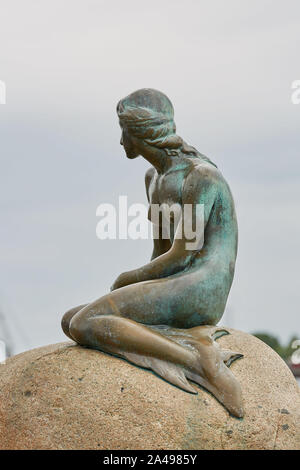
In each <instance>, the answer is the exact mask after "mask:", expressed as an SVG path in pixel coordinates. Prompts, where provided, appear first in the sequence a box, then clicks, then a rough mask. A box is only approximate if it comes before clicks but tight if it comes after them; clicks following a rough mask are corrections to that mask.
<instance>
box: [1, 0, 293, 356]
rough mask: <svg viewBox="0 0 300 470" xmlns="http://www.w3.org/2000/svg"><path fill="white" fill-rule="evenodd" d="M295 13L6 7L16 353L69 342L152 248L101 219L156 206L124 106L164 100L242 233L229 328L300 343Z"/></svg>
mask: <svg viewBox="0 0 300 470" xmlns="http://www.w3.org/2000/svg"><path fill="white" fill-rule="evenodd" d="M299 44H300V3H299V1H298V0H285V1H283V0H282V1H281V0H280V1H279V0H272V1H271V0H270V1H269V0H251V1H248V0H242V1H241V0H227V1H226V2H225V1H222V0H219V1H217V0H210V1H207V0H206V1H199V0H194V1H193V0H185V1H184V2H183V1H182V0H180V1H177V0H172V1H171V0H165V1H163V2H162V1H158V0H153V1H152V2H143V1H135V0H127V1H126V2H123V1H114V0H112V1H110V2H108V1H101V0H97V1H92V0H80V1H78V0H64V1H58V0H51V1H50V0H44V1H33V0H27V1H26V2H23V1H21V0H19V1H16V0H9V1H8V0H7V1H3V0H0V80H3V81H5V82H6V86H7V104H6V105H0V122H1V125H0V155H1V185H0V192H1V226H0V237H1V248H0V249H1V253H0V256H1V278H0V309H1V311H2V313H3V314H4V315H5V317H6V321H7V327H8V328H9V330H10V332H11V335H12V337H13V340H14V343H15V352H19V351H22V350H24V349H28V348H32V347H36V346H40V345H43V344H47V343H52V342H56V341H60V340H64V336H63V334H62V333H61V331H60V318H61V316H62V314H63V312H64V311H66V310H67V309H68V308H70V307H72V306H75V305H76V304H81V303H84V302H88V301H91V300H94V299H95V298H97V297H99V296H101V295H102V294H104V293H105V292H107V291H108V289H109V286H110V285H111V284H112V282H113V281H114V279H115V278H116V277H117V275H118V274H119V273H120V272H123V271H125V270H129V269H133V268H134V267H138V266H140V265H142V264H144V263H145V262H147V260H148V259H149V257H150V255H151V245H152V244H151V241H150V240H147V241H142V240H139V241H132V240H121V241H108V240H107V241H100V240H98V239H97V238H96V232H95V230H96V224H97V218H96V214H95V213H96V208H97V206H98V205H99V204H100V203H102V202H110V203H117V201H118V196H119V195H128V199H129V203H131V202H132V203H134V202H144V203H146V195H145V190H144V172H145V171H146V169H147V168H148V166H149V165H148V164H147V162H145V161H143V160H142V159H138V160H134V161H129V160H127V159H126V158H125V156H124V154H123V150H122V148H121V147H120V145H119V139H120V129H119V125H118V120H117V116H116V113H115V106H116V103H117V101H118V100H119V99H120V98H122V97H123V96H125V95H127V94H128V93H130V92H132V91H134V90H135V89H138V88H143V87H151V88H157V89H159V90H161V91H163V92H165V93H166V94H167V95H168V96H169V97H170V99H171V100H172V102H173V104H174V107H175V121H176V124H177V130H178V134H179V135H181V136H182V137H183V138H184V139H185V140H186V141H187V142H188V143H190V144H191V145H194V146H195V147H197V148H198V150H200V151H201V152H202V153H204V154H206V155H208V156H209V157H210V158H211V159H212V160H213V161H215V162H216V164H217V165H218V167H219V168H220V169H221V171H222V172H223V174H224V176H225V177H226V179H227V180H228V182H229V184H230V186H231V188H232V191H233V194H234V198H235V202H236V208H237V214H238V221H239V230H240V235H239V254H238V262H237V269H236V275H235V280H234V284H233V287H232V291H231V294H230V297H229V301H228V307H227V311H226V313H225V315H224V317H223V319H222V323H223V324H227V325H229V326H234V327H235V328H238V329H241V330H244V331H248V332H252V331H257V330H260V331H262V330H268V331H269V332H271V333H274V334H276V335H278V336H279V337H280V338H281V339H282V340H284V341H287V340H288V339H289V337H290V336H291V335H292V334H295V335H296V336H298V337H300V324H299V305H300V285H299V261H300V260H299V258H300V257H299V239H300V221H299V196H300V185H299V180H300V159H299V149H300V132H299V124H300V105H293V104H292V103H291V94H292V90H291V84H292V82H293V81H294V80H297V79H298V80H299V79H300V68H299Z"/></svg>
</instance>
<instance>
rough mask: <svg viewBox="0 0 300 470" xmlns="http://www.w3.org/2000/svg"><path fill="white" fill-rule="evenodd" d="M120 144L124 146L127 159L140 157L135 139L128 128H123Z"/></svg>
mask: <svg viewBox="0 0 300 470" xmlns="http://www.w3.org/2000/svg"><path fill="white" fill-rule="evenodd" d="M120 144H121V145H123V147H124V150H125V152H126V156H127V158H130V159H132V158H136V157H138V156H139V152H138V150H137V148H136V146H135V145H134V142H133V139H132V137H131V136H130V134H129V132H128V131H127V129H126V128H122V135H121V140H120Z"/></svg>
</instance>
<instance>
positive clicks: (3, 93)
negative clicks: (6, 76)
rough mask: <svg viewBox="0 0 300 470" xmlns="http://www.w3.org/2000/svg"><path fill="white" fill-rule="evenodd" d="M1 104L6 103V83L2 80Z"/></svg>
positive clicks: (0, 85)
mask: <svg viewBox="0 0 300 470" xmlns="http://www.w3.org/2000/svg"><path fill="white" fill-rule="evenodd" d="M0 104H6V85H5V82H3V81H2V80H0Z"/></svg>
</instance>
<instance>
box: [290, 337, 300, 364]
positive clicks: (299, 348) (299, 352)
mask: <svg viewBox="0 0 300 470" xmlns="http://www.w3.org/2000/svg"><path fill="white" fill-rule="evenodd" d="M292 349H295V350H296V351H294V352H293V354H292V358H291V359H292V363H293V364H300V339H296V340H295V341H293V343H292Z"/></svg>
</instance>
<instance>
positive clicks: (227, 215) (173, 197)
mask: <svg viewBox="0 0 300 470" xmlns="http://www.w3.org/2000/svg"><path fill="white" fill-rule="evenodd" d="M117 114H118V117H119V122H120V126H121V130H122V136H121V142H120V143H121V145H122V146H123V147H124V150H125V152H126V156H127V157H128V158H129V159H134V158H136V157H138V156H142V157H144V158H145V159H146V160H147V161H148V162H149V163H150V164H151V168H150V169H149V170H148V171H147V172H146V176H145V184H146V192H147V197H148V201H149V205H150V208H149V209H150V210H149V219H150V221H151V216H152V210H151V208H152V207H153V206H155V205H160V206H162V207H171V206H172V207H173V205H174V204H175V207H180V208H181V215H180V217H179V221H178V220H175V219H176V217H173V218H171V219H170V220H171V227H170V230H169V232H168V235H167V237H166V234H165V230H163V227H162V225H163V223H162V219H163V217H164V215H163V211H162V214H161V217H159V219H157V218H156V219H155V221H154V220H152V222H153V223H154V224H155V227H154V228H155V230H156V236H155V237H153V238H154V239H153V243H154V248H153V254H152V258H151V261H150V262H149V263H147V264H145V265H144V266H142V267H140V268H138V269H134V270H132V271H128V272H124V273H122V274H120V275H119V277H118V278H117V279H116V281H115V282H114V284H113V286H112V288H111V291H110V292H109V293H107V294H106V295H104V296H102V297H100V298H99V299H97V300H95V301H94V302H91V303H89V304H85V305H80V306H78V307H75V308H72V309H71V310H69V311H67V312H66V313H65V314H64V316H63V319H62V329H63V331H64V333H65V334H66V335H67V336H68V337H69V338H70V339H72V340H74V341H75V342H76V343H78V344H79V345H81V346H84V347H88V348H93V349H97V350H100V351H102V352H106V353H109V354H113V355H115V356H118V357H122V358H123V359H126V360H128V361H130V362H132V363H134V364H135V365H138V366H141V367H144V368H148V369H151V370H152V371H154V372H155V373H156V374H158V375H159V376H161V377H162V378H163V379H165V380H167V381H168V382H170V383H172V384H173V385H176V386H177V387H180V388H181V389H183V390H185V391H187V392H190V393H197V389H196V388H195V387H193V386H192V384H191V382H193V383H195V384H198V385H200V386H202V387H204V388H205V389H206V390H208V391H209V392H211V393H212V394H213V395H214V396H215V397H216V398H217V399H218V400H219V401H220V402H221V403H222V404H223V405H224V406H225V407H226V408H227V410H228V411H229V412H230V413H231V414H232V415H234V416H236V417H242V416H243V405H242V394H241V387H240V384H239V383H238V381H237V380H236V378H235V377H234V375H233V373H232V372H231V371H230V369H229V366H230V364H231V363H232V362H233V361H234V360H235V359H237V358H239V357H242V355H241V354H239V353H236V352H233V351H230V350H222V349H221V348H220V345H219V344H218V343H217V342H216V339H217V338H218V337H220V336H221V335H223V334H228V332H227V331H226V330H224V329H223V328H218V327H216V325H217V323H218V321H219V320H220V319H221V317H222V315H223V313H224V310H225V305H226V301H227V297H228V294H229V291H230V288H231V284H232V280H233V276H234V269H235V261H236V255H237V239H238V230H237V221H236V214H235V208H234V202H233V198H232V195H231V191H230V188H229V186H228V184H227V182H226V181H225V179H224V178H223V176H222V174H221V173H220V171H219V170H218V168H217V167H216V165H215V164H214V163H213V162H212V161H210V160H209V159H208V158H207V157H205V156H204V155H202V154H201V153H199V152H198V151H197V150H196V149H195V148H194V147H191V146H190V145H188V144H187V143H186V142H184V141H183V139H182V138H181V137H179V136H178V135H177V134H176V127H175V123H174V109H173V106H172V103H171V101H170V100H169V99H168V97H167V96H166V95H164V94H163V93H161V92H159V91H157V90H153V89H148V88H146V89H141V90H138V91H136V92H134V93H132V94H130V95H129V96H127V97H125V98H124V99H122V100H121V101H120V102H119V103H118V105H117ZM197 205H200V207H203V213H202V221H203V233H204V238H203V241H202V243H198V245H197V244H194V246H193V248H192V249H191V248H190V246H189V248H187V246H188V243H189V242H190V241H191V240H190V238H187V237H186V236H185V231H184V230H183V229H182V225H183V223H184V220H186V217H184V211H185V207H188V206H192V207H193V208H195V207H196V206H197ZM196 213H197V211H195V210H194V209H193V210H192V212H191V214H192V216H191V217H192V223H194V222H195V221H196V220H195V218H196V217H197V215H196ZM177 219H178V217H177ZM179 226H180V228H181V230H180V236H177V231H179Z"/></svg>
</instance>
